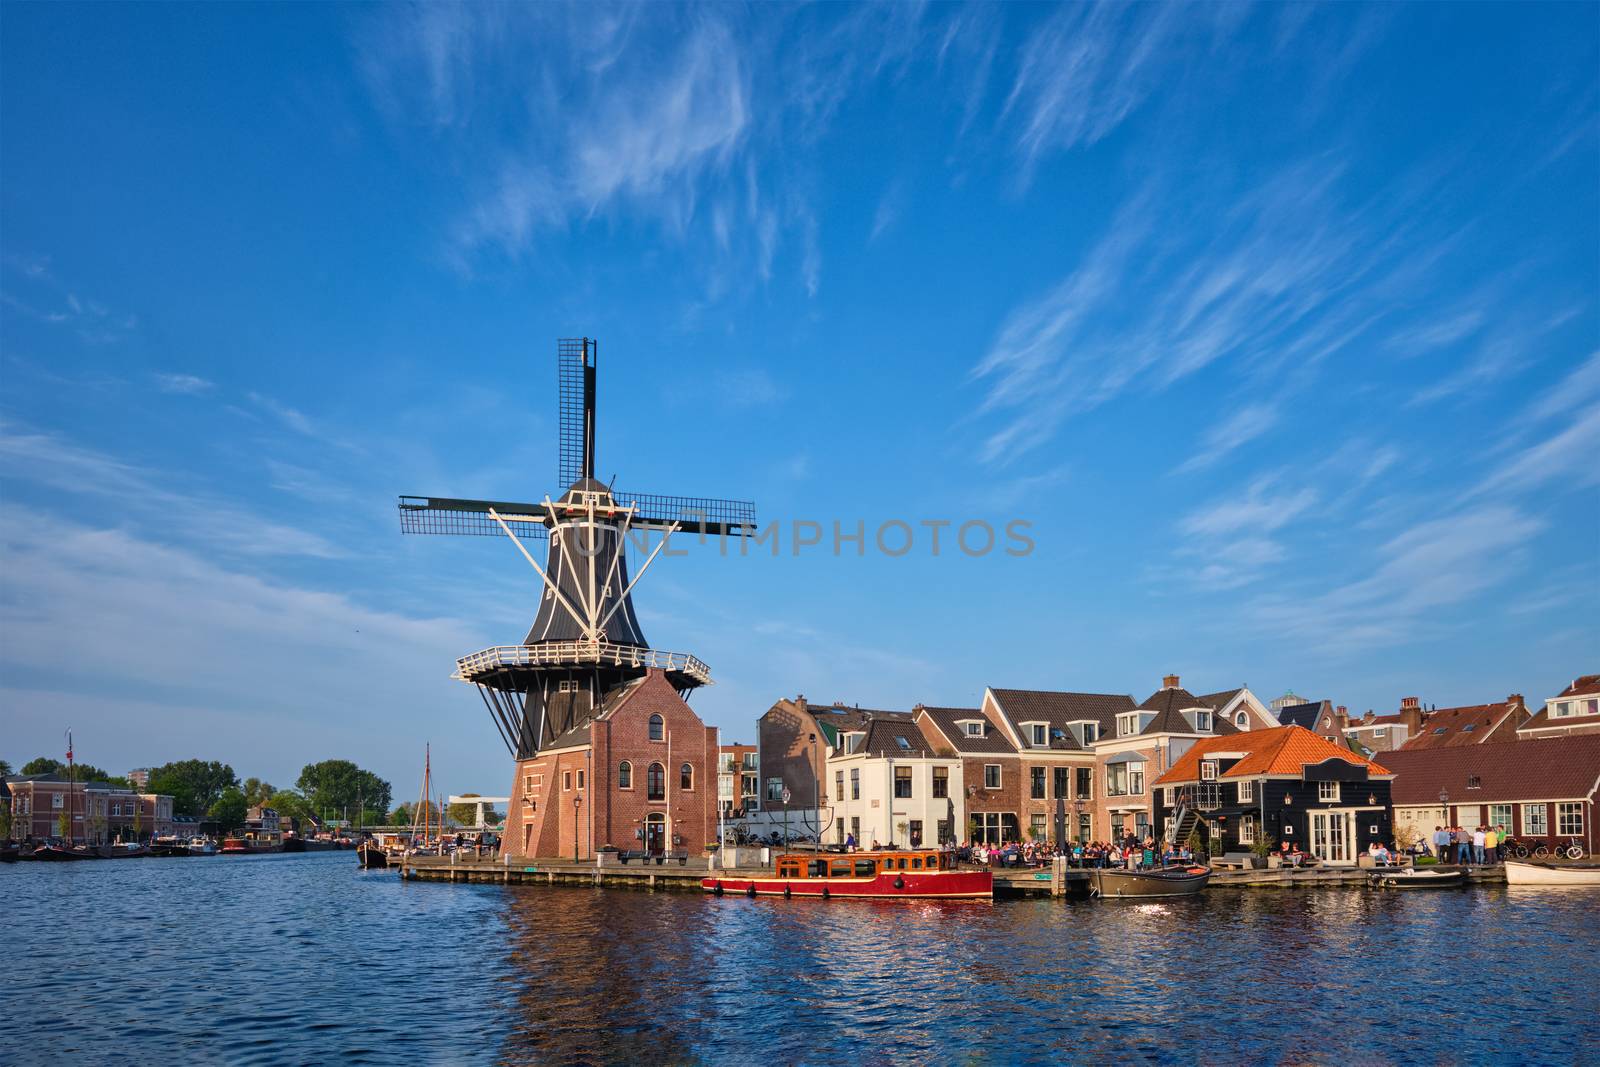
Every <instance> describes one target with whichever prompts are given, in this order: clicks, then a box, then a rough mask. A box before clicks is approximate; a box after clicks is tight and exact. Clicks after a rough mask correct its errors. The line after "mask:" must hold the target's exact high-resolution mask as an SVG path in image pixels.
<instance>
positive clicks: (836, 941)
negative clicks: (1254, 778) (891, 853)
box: [0, 855, 1600, 1065]
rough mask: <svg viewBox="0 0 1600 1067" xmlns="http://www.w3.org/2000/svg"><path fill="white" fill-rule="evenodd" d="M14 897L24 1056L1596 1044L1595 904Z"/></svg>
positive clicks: (286, 1058) (1354, 1050) (885, 1056)
mask: <svg viewBox="0 0 1600 1067" xmlns="http://www.w3.org/2000/svg"><path fill="white" fill-rule="evenodd" d="M0 896H3V897H4V898H5V899H6V901H7V910H6V914H5V919H4V926H3V927H0V929H3V932H4V937H3V944H4V947H5V950H6V953H7V961H8V976H7V983H6V985H5V989H6V992H5V993H3V994H0V998H4V999H3V1000H0V1009H3V1010H0V1062H3V1063H6V1064H10V1063H23V1064H29V1063H51V1064H54V1063H58V1062H80V1061H81V1062H96V1063H99V1062H112V1061H117V1062H134V1063H140V1062H152V1063H169V1062H171V1063H205V1062H220V1063H230V1064H232V1063H321V1062H331V1061H334V1060H337V1061H339V1062H346V1061H354V1062H419V1063H472V1064H478V1063H495V1062H499V1063H504V1064H533V1063H540V1064H543V1063H711V1062H716V1063H738V1064H758V1065H767V1064H773V1065H776V1064H788V1063H823V1062H835V1061H836V1062H845V1063H851V1064H855V1063H888V1062H900V1061H929V1062H934V1063H941V1064H942V1063H959V1062H1023V1063H1044V1062H1052V1063H1054V1062H1062V1061H1068V1062H1082V1061H1095V1060H1110V1061H1117V1062H1122V1061H1126V1060H1144V1061H1148V1062H1161V1063H1166V1062H1180V1063H1189V1062H1207V1063H1211V1062H1245V1061H1263V1060H1265V1061H1273V1062H1295V1063H1346V1062H1358V1063H1368V1062H1409V1061H1413V1060H1423V1061H1428V1062H1438V1061H1455V1062H1472V1061H1478V1062H1484V1061H1501V1060H1507V1059H1515V1060H1517V1061H1519V1062H1540V1063H1575V1062H1583V1061H1585V1060H1588V1061H1590V1062H1593V1061H1594V1056H1593V1051H1592V1050H1593V1045H1592V1043H1591V1042H1590V1041H1589V1040H1588V1037H1587V1030H1588V1029H1589V1028H1590V1027H1591V1026H1592V1022H1591V1019H1592V1016H1593V992H1594V990H1595V988H1596V987H1597V983H1600V964H1597V960H1600V923H1597V922H1596V909H1597V905H1600V894H1596V893H1594V892H1584V891H1576V892H1574V891H1569V890H1528V891H1523V890H1520V889H1519V890H1516V891H1507V890H1506V889H1503V888H1496V889H1483V888H1478V889H1468V890H1459V891H1457V890H1451V891H1439V892H1427V893H1423V892H1417V893H1402V892H1374V891H1365V890H1311V889H1299V890H1284V891H1258V890H1257V891H1247V890H1222V889H1213V890H1210V891H1208V892H1207V893H1206V894H1205V895H1204V896H1203V897H1201V898H1199V899H1193V900H1171V901H1160V902H1136V901H1129V902H1122V903H1118V902H1115V901H1101V902H1089V901H1081V902H1068V903H1058V902H1053V901H1048V900H1028V901H1014V902H1000V903H994V904H990V903H973V902H938V901H922V902H906V903H901V904H894V903H885V902H859V903H846V902H839V901H831V902H830V901H801V900H794V901H782V900H764V899H763V900H748V899H745V898H742V897H740V898H722V899H720V900H718V899H710V898H702V897H699V896H683V895H668V894H645V893H630V892H603V891H596V890H580V889H548V888H535V887H522V888H516V887H513V888H509V889H502V888H500V887H495V886H464V885H454V886H445V885H418V884H411V885H407V884H403V883H401V882H400V881H399V880H398V879H397V878H395V877H394V875H393V874H384V873H381V872H371V873H368V874H362V873H360V872H358V871H356V870H354V864H353V861H352V860H351V859H350V858H349V856H348V855H333V856H317V855H308V856H304V857H269V856H262V857H250V858H243V859H231V858H230V859H214V860H194V861H148V862H143V861H142V862H138V863H117V864H92V865H91V864H82V865H80V864H59V865H56V864H18V865H16V866H15V867H14V868H0ZM1485 1019H1487V1020H1489V1023H1490V1024H1489V1025H1482V1023H1483V1020H1485ZM1445 1027H1448V1028H1449V1034H1450V1045H1449V1047H1448V1048H1447V1049H1441V1048H1440V1046H1439V1043H1438V1042H1439V1038H1440V1035H1441V1032H1442V1028H1445ZM41 1034H44V1035H49V1036H50V1040H49V1041H41V1040H39V1036H40V1035H41Z"/></svg>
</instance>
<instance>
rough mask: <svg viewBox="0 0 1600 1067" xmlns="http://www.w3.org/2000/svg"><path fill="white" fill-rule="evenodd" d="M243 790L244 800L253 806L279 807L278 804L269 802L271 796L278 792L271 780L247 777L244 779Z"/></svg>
mask: <svg viewBox="0 0 1600 1067" xmlns="http://www.w3.org/2000/svg"><path fill="white" fill-rule="evenodd" d="M243 792H244V802H245V803H246V804H248V805H250V806H251V807H252V808H256V807H262V806H265V807H269V808H275V807H277V805H276V804H271V803H268V800H269V798H271V796H272V795H273V794H274V793H276V792H277V790H276V789H274V788H273V787H272V783H271V782H263V781H262V780H261V779H259V778H246V779H245V780H244V786H243Z"/></svg>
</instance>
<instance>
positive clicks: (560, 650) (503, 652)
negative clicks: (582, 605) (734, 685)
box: [453, 641, 711, 685]
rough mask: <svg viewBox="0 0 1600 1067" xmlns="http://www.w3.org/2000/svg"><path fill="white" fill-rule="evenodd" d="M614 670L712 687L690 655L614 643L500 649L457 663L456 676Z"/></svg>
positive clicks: (708, 670)
mask: <svg viewBox="0 0 1600 1067" xmlns="http://www.w3.org/2000/svg"><path fill="white" fill-rule="evenodd" d="M563 664H570V665H572V666H592V665H596V664H598V665H601V666H610V667H646V668H650V667H653V668H655V669H657V670H663V671H677V672H679V673H681V674H686V675H688V676H689V677H690V678H693V679H694V680H695V681H697V682H699V683H700V684H701V685H710V684H711V668H709V667H707V666H706V665H705V664H704V663H702V662H701V661H700V660H698V659H696V658H695V657H694V656H691V655H689V654H688V653H687V652H663V651H661V650H660V649H655V648H639V647H638V646H636V645H618V644H613V643H612V642H610V641H551V642H546V643H544V644H538V645H497V646H496V647H494V648H486V649H484V650H483V651H481V652H474V653H472V654H471V655H470V656H462V657H461V658H460V659H458V660H456V673H455V674H454V675H453V677H455V678H459V679H460V680H462V681H465V682H472V681H477V680H478V679H479V678H480V677H481V676H483V675H485V674H493V673H495V672H496V671H502V670H509V669H513V668H517V667H559V666H561V665H563Z"/></svg>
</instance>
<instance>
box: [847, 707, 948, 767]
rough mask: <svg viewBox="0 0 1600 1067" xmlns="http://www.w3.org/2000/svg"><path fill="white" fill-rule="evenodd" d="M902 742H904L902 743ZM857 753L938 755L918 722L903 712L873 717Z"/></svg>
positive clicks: (873, 754)
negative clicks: (884, 716) (880, 717)
mask: <svg viewBox="0 0 1600 1067" xmlns="http://www.w3.org/2000/svg"><path fill="white" fill-rule="evenodd" d="M902 742H904V743H903V744H902ZM856 753H857V754H865V755H869V756H933V755H936V754H937V753H935V752H934V751H933V748H932V746H930V745H929V744H928V739H927V738H926V737H924V736H923V734H922V731H921V730H920V729H918V728H917V724H916V723H914V722H912V721H911V720H910V718H909V717H907V716H906V715H905V714H904V713H903V712H900V713H896V714H895V715H894V716H893V717H891V718H882V719H873V720H872V721H871V722H870V723H868V724H867V736H866V740H865V741H863V743H862V745H861V747H860V748H858V749H856Z"/></svg>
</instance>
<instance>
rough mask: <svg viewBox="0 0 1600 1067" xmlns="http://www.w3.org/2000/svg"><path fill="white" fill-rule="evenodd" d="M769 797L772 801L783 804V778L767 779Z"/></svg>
mask: <svg viewBox="0 0 1600 1067" xmlns="http://www.w3.org/2000/svg"><path fill="white" fill-rule="evenodd" d="M767 799H768V800H770V801H772V802H773V803H774V804H781V803H782V802H783V779H782V778H768V779H767Z"/></svg>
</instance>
